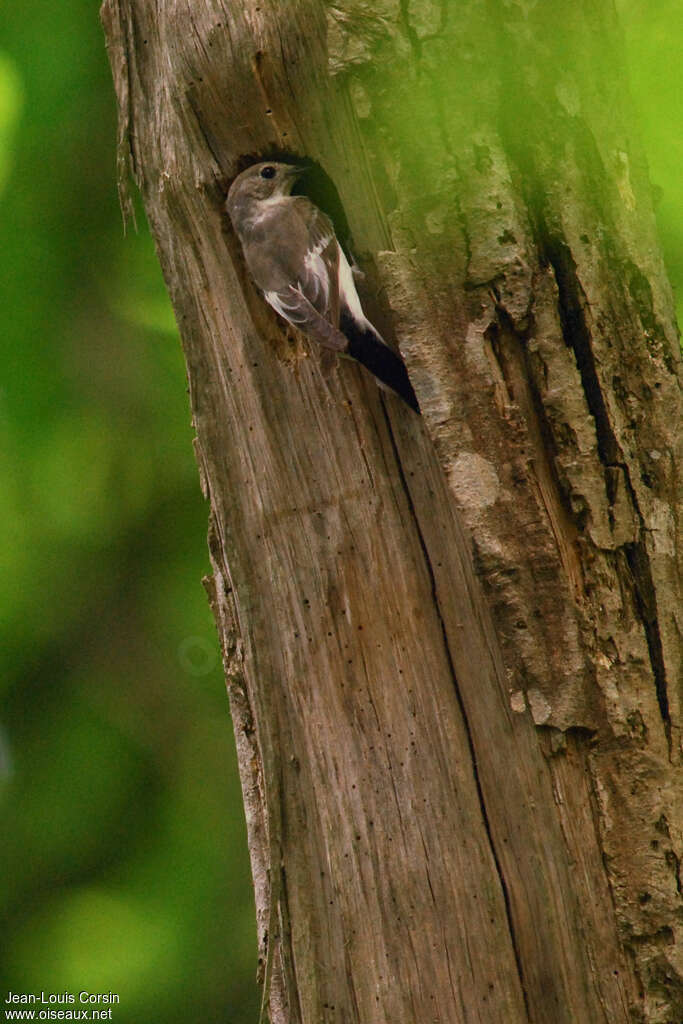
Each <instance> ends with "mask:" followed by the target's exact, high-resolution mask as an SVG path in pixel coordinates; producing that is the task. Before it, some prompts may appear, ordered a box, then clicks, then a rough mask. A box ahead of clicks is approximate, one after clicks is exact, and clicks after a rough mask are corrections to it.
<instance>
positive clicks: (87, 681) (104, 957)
mask: <svg viewBox="0 0 683 1024" xmlns="http://www.w3.org/2000/svg"><path fill="white" fill-rule="evenodd" d="M620 7H621V9H622V14H623V19H624V27H625V33H626V41H627V45H628V53H629V61H630V74H631V81H632V87H633V94H634V100H635V102H636V106H637V109H638V113H639V116H640V119H641V125H640V128H641V133H642V136H643V139H644V142H645V147H646V151H647V153H648V157H649V161H650V167H651V174H652V179H653V181H654V183H655V184H656V185H657V186H659V188H660V189H661V201H660V203H659V207H658V217H659V221H660V227H661V237H662V242H663V246H664V251H665V256H666V259H667V262H668V266H669V270H670V273H671V276H672V279H673V281H674V284H675V285H676V286H677V289H678V295H679V296H680V295H683V201H682V191H681V187H680V168H681V166H683V132H681V124H682V123H683V72H682V70H681V61H680V44H681V39H682V38H683V25H682V23H681V22H682V19H683V15H682V14H681V5H680V0H675V2H674V0H661V2H655V3H653V2H647V3H646V2H644V0H643V2H635V0H623V2H621V3H620ZM115 131H116V128H115V113H114V100H113V93H112V87H111V82H110V76H109V67H108V64H107V60H106V55H105V51H104V43H103V38H102V33H101V29H100V25H99V21H98V12H97V3H96V2H95V0H63V2H62V3H60V4H46V3H44V2H40V3H39V2H37V0H24V2H23V3H18V2H15V3H12V4H5V5H4V9H3V10H2V11H1V12H0V238H1V244H0V268H1V269H0V303H1V305H0V308H2V311H3V312H2V319H3V330H2V343H3V344H2V374H1V378H2V379H1V382H0V428H1V431H2V439H3V443H2V445H1V447H0V523H1V524H2V533H1V538H0V618H1V622H0V636H1V637H2V645H1V648H0V657H1V659H2V671H1V675H0V685H1V687H2V711H1V713H0V844H1V846H0V935H1V937H2V938H1V940H0V943H1V953H2V959H1V963H0V973H1V975H2V977H1V979H0V990H1V993H2V995H1V996H0V999H2V998H4V997H5V995H6V993H7V991H8V990H10V989H11V990H12V991H15V992H23V991H40V990H41V989H43V990H45V991H46V992H47V991H52V992H61V991H64V990H65V989H67V990H69V991H76V992H78V991H79V990H80V989H82V988H88V989H90V990H91V991H107V990H110V989H111V990H113V991H115V992H117V993H119V994H120V996H121V1004H120V1005H119V1006H118V1007H117V1008H116V1009H115V1013H114V1019H115V1020H116V1021H118V1022H119V1024H130V1022H133V1021H135V1022H148V1021H163V1022H164V1024H175V1022H178V1024H180V1022H181V1021H182V1022H183V1024H188V1022H190V1024H194V1022H199V1021H209V1022H212V1021H216V1022H219V1021H220V1022H224V1024H254V1022H255V1021H256V1020H257V1016H258V993H257V990H256V983H255V962H256V939H255V927H254V911H253V896H252V890H251V882H250V875H249V868H248V857H247V848H246V838H245V829H244V821H243V812H242V807H241V801H240V794H239V784H238V780H237V775H236V766H235V755H234V749H233V739H232V730H231V727H230V723H229V718H228V705H227V698H226V696H225V689H224V683H223V678H222V673H221V669H220V664H219V658H218V644H217V640H216V634H215V629H214V625H213V621H212V618H211V615H210V612H209V610H208V606H207V602H206V599H205V596H204V593H203V590H202V587H201V585H200V579H201V577H202V575H203V574H204V573H206V572H207V571H208V558H207V553H206V542H205V537H206V521H207V508H206V505H205V504H204V502H203V500H202V498H201V495H200V492H199V486H198V483H197V470H196V467H195V463H194V458H193V454H192V445H191V437H192V432H191V429H190V414H189V409H188V402H187V395H186V388H185V373H184V367H183V362H182V358H181V352H180V345H179V342H178V339H177V336H176V330H175V326H174V321H173V317H172V314H171V311H170V307H169V304H168V300H167V297H166V294H165V291H164V288H163V284H162V280H161V276H160V272H159V269H158V266H157V263H156V258H155V255H154V250H153V245H152V242H151V239H150V237H149V235H148V233H147V230H146V229H145V228H144V227H143V228H142V230H141V232H140V234H139V235H134V234H129V235H128V237H126V238H124V236H123V233H122V227H121V217H120V213H119V208H118V201H117V196H116V187H115V152H114V148H115V147H114V140H115ZM0 1005H1V1003H0Z"/></svg>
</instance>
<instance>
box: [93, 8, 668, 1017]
mask: <svg viewBox="0 0 683 1024" xmlns="http://www.w3.org/2000/svg"><path fill="white" fill-rule="evenodd" d="M102 13H103V20H104V25H105V31H106V35H107V42H108V48H109V53H110V59H111V62H112V68H113V72H114V79H115V84H116V90H117V96H118V102H119V114H120V139H119V154H120V156H119V159H120V176H121V183H122V197H123V202H124V206H125V205H126V203H127V202H128V200H127V195H126V189H125V181H126V176H127V170H128V168H130V170H131V171H132V174H133V177H134V179H135V181H136V182H137V185H138V187H139V188H140V190H141V192H142V195H143V198H144V203H145V209H146V211H147V216H148V218H149V221H150V224H151V228H152V232H153V234H154V237H155V240H156V243H157V247H158V251H159V257H160V260H161V263H162V266H163V269H164V273H165V277H166V281H167V284H168V288H169V291H170V294H171V297H172V300H173V304H174V307H175V310H176V315H177V319H178V324H179V326H180V331H181V335H182V340H183V345H184V349H185V354H186V359H187V366H188V376H189V383H190V395H191V403H192V412H193V423H194V426H195V428H196V433H197V438H196V451H197V458H198V463H199V467H200V474H201V476H202V480H203V486H204V489H205V493H206V494H207V496H208V497H209V499H210V502H211V526H210V536H209V540H210V550H211V557H212V563H213V568H214V576H213V580H212V581H211V583H210V585H209V591H210V597H211V601H212V604H213V607H214V611H215V614H216V618H217V622H218V627H219V633H220V636H221V640H222V644H223V651H224V658H225V666H226V674H227V680H228V691H229V694H230V703H231V709H232V715H233V721H234V726H235V734H236V737H237V748H238V757H239V765H240V772H241V777H242V785H243V791H244V800H245V808H246V815H247V825H248V833H249V844H250V850H251V857H252V865H253V875H254V884H255V891H256V908H257V921H258V934H259V944H260V951H259V955H260V961H261V974H262V978H263V980H264V982H265V987H266V1000H267V1005H268V1012H269V1014H270V1019H271V1021H272V1022H273V1024H283V1022H287V1024H295V1022H301V1024H319V1022H321V1021H335V1022H348V1024H351V1022H354V1024H355V1022H357V1024H361V1022H362V1024H369V1022H376V1024H385V1022H387V1021H391V1022H392V1024H395V1022H405V1024H414V1022H426V1021H442V1022H465V1021H467V1022H473V1021H479V1022H482V1024H484V1022H485V1024H492V1022H501V1024H503V1022H504V1024H516V1022H527V1021H533V1022H536V1024H540V1022H547V1024H551V1022H552V1024H564V1022H566V1024H570V1022H571V1024H577V1022H581V1024H583V1022H609V1024H615V1022H621V1021H624V1022H626V1021H633V1020H638V1021H643V1022H645V1021H646V1022H653V1024H654V1022H661V1024H664V1022H670V1024H676V1022H678V1021H680V1020H681V1019H682V1018H683V985H682V983H681V974H683V969H682V968H683V950H682V947H681V943H680V932H681V902H680V874H679V859H678V858H679V855H680V843H681V831H682V820H683V815H682V811H681V784H680V774H679V773H680V763H681V756H680V754H681V742H680V737H681V733H680V710H681V707H680V697H681V692H680V668H681V633H682V630H681V603H680V593H679V589H678V587H679V580H680V561H678V562H677V555H679V554H680V536H679V534H677V532H676V518H675V516H676V511H677V501H678V499H679V497H680V483H679V477H678V475H677V474H678V469H677V466H678V465H679V463H677V459H676V455H677V444H678V442H677V439H676V435H677V433H678V434H680V430H679V429H678V428H679V427H680V420H679V419H677V410H680V403H679V396H680V391H679V389H678V385H677V377H676V373H677V368H678V365H679V364H678V343H677V332H676V328H675V324H674V317H673V306H672V301H671V295H670V289H669V286H668V283H667V280H666V275H665V272H664V269H663V266H662V262H661V258H660V255H659V249H658V246H657V241H656V235H655V227H654V219H653V214H652V209H651V202H650V197H649V185H648V180H647V173H646V167H645V162H644V159H643V156H642V154H641V153H640V151H639V149H638V145H637V142H636V141H634V137H633V130H632V126H631V124H630V122H629V103H628V95H627V89H626V86H625V82H624V78H623V74H622V71H621V69H620V65H619V47H618V40H619V32H618V26H617V24H616V22H615V15H614V12H613V10H612V8H611V6H610V5H609V4H604V5H603V4H601V5H597V7H596V5H594V4H591V3H589V2H588V0H578V2H576V3H574V4H571V5H562V7H560V5H559V4H555V3H546V4H529V3H525V2H522V0H519V2H517V0H514V2H506V3H500V2H498V0H472V2H471V3H466V4H458V5H455V4H453V3H450V2H448V0H442V2H440V3H437V2H435V0H434V2H432V0H424V2H422V3H417V2H413V0H374V2H372V3H369V2H367V0H335V2H334V3H333V4H326V3H324V2H323V0H242V2H241V3H239V4H228V3H225V2H222V0H204V2H203V3H201V4H191V3H187V2H181V0H154V2H152V0H105V3H104V6H103V11H102ZM278 154H281V155H290V156H292V157H295V156H307V157H309V158H311V159H312V160H314V161H315V162H316V163H317V165H318V167H319V168H320V169H321V172H322V171H324V172H325V174H326V175H328V176H329V178H330V179H331V181H332V182H333V183H334V186H336V189H337V190H338V194H339V197H340V200H341V204H342V207H343V212H344V214H345V217H346V219H347V221H348V224H349V226H350V230H351V235H352V239H353V245H354V249H355V250H356V254H357V255H360V256H361V257H362V258H361V263H362V265H363V268H364V270H365V271H366V275H367V276H366V283H365V294H364V296H363V297H364V300H365V303H366V307H367V308H368V309H369V311H370V312H371V319H374V321H375V322H376V323H377V325H378V326H379V327H380V329H382V331H383V333H384V334H385V335H386V336H388V337H390V338H392V339H393V340H395V341H396V342H398V344H399V345H400V348H401V352H402V353H403V356H404V357H405V360H406V364H407V366H408V369H409V372H410V376H411V380H412V382H413V384H414V387H415V389H416V392H417V394H418V398H419V401H420V404H421V408H422V412H423V416H422V418H418V417H416V416H414V415H413V414H412V413H411V412H409V411H408V410H407V409H406V408H405V406H403V405H402V404H401V402H400V400H398V399H396V398H395V397H393V396H387V395H384V394H381V393H380V392H379V391H378V390H377V388H376V386H375V384H374V382H373V381H372V379H371V378H370V377H369V375H367V374H366V373H365V372H364V371H363V370H362V369H360V368H358V367H356V366H353V365H350V364H349V363H343V364H342V363H340V365H339V366H338V367H337V368H336V369H334V371H333V372H332V373H327V372H323V370H321V363H320V358H319V353H318V352H316V351H314V350H312V348H311V347H310V346H309V345H308V343H307V342H306V341H305V340H304V339H302V338H301V337H300V336H294V335H293V334H291V333H286V332H285V331H284V330H283V326H282V323H281V322H280V321H278V320H277V318H276V317H275V316H274V314H272V313H271V312H270V311H269V310H268V309H267V308H266V306H265V304H264V303H263V301H262V300H261V299H260V298H259V297H258V295H257V294H256V293H255V291H254V288H253V286H252V285H251V283H250V281H249V280H248V278H247V276H246V274H245V270H244V266H243V262H242V259H241V255H240V252H239V248H238V245H237V243H236V240H235V238H234V236H233V234H232V231H231V229H230V227H229V224H228V222H227V220H226V217H225V214H224V211H223V203H224V199H225V194H226V191H227V187H228V185H229V183H230V181H231V180H232V178H233V177H234V176H235V174H236V173H237V172H238V171H239V170H241V169H242V168H243V167H244V166H245V165H246V164H247V163H248V162H250V160H253V159H257V158H259V157H262V156H264V155H267V156H274V155H278ZM321 180H322V179H321ZM340 223H341V221H340ZM678 455H680V450H678ZM677 940H678V941H677Z"/></svg>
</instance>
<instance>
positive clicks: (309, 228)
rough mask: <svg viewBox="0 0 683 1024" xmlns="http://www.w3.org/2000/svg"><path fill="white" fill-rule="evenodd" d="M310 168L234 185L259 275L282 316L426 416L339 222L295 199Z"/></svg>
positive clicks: (278, 168) (249, 255) (232, 202)
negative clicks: (339, 233)
mask: <svg viewBox="0 0 683 1024" xmlns="http://www.w3.org/2000/svg"><path fill="white" fill-rule="evenodd" d="M305 170H306V168H305V167H298V166H294V165H293V164H285V163H278V162H265V163H258V164H254V165H252V166H251V167H248V168H247V169H246V171H243V172H242V173H241V174H240V175H238V177H237V178H235V180H234V181H233V183H232V185H231V186H230V191H229V192H228V200H227V203H226V206H227V210H228V213H229V215H230V219H231V221H232V223H233V226H234V228H235V231H236V232H237V235H238V237H239V240H240V242H241V243H242V249H243V251H244V258H245V260H246V263H247V267H248V268H249V271H250V273H251V276H252V277H253V279H254V281H255V282H256V284H257V286H258V287H259V288H260V290H261V291H262V292H263V296H264V298H265V300H266V302H268V303H269V304H270V305H271V306H272V307H273V309H274V310H275V311H276V312H277V313H279V314H280V316H282V317H284V319H285V320H287V321H288V322H289V323H290V324H293V325H294V326H295V327H298V328H299V329H300V330H302V331H303V332H304V333H305V334H307V335H308V336H309V337H310V338H312V339H313V340H314V341H317V342H318V343H319V344H320V345H323V346H324V347H325V348H328V349H333V350H334V351H335V352H338V353H339V354H340V355H347V356H350V357H351V358H352V359H355V360H357V362H359V363H362V364H363V366H365V367H367V369H368V370H370V372H371V373H372V374H373V375H374V377H375V378H376V379H377V381H378V382H379V383H380V384H382V385H384V386H386V387H388V388H390V389H391V390H392V391H395V392H396V394H398V395H400V396H401V398H403V400H404V401H405V402H407V404H408V405H409V406H410V407H411V409H414V410H415V412H417V413H419V411H420V407H419V405H418V402H417V398H416V396H415V392H414V390H413V386H412V384H411V383H410V380H409V378H408V372H407V370H406V367H405V364H404V362H403V360H402V359H401V357H400V356H399V355H398V354H397V353H396V352H394V350H393V349H392V348H390V347H389V346H388V345H387V344H386V342H385V341H384V339H383V338H382V336H381V335H380V334H379V332H378V331H377V330H375V328H374V327H373V326H372V324H371V323H370V321H369V320H368V319H367V317H366V316H365V315H364V313H363V309H362V307H361V304H360V299H359V298H358V292H357V291H356V286H355V284H354V280H353V274H352V272H351V267H350V266H349V263H348V260H347V259H346V256H345V254H344V250H343V249H342V247H341V245H340V244H339V242H338V241H337V237H336V235H335V233H334V228H333V226H332V222H331V221H330V219H329V218H328V217H327V216H326V215H325V214H324V213H323V212H322V211H321V210H319V209H318V207H317V206H315V205H314V204H313V203H312V202H311V200H310V199H308V198H307V197H306V196H293V195H291V191H292V187H293V185H294V182H295V181H296V180H297V178H299V177H300V176H301V175H302V174H303V173H304V171H305Z"/></svg>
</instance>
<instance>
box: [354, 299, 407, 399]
mask: <svg viewBox="0 0 683 1024" xmlns="http://www.w3.org/2000/svg"><path fill="white" fill-rule="evenodd" d="M340 319H341V322H340V328H341V330H342V332H343V333H344V334H345V335H346V337H347V338H348V340H349V345H348V348H347V350H346V353H347V354H348V355H350V356H351V357H352V358H353V359H356V360H358V362H359V363H362V364H363V366H365V367H366V369H368V370H369V371H370V373H371V374H373V376H374V377H375V378H376V379H377V381H378V382H379V383H380V384H384V385H385V386H386V387H388V388H389V390H390V391H393V392H395V394H397V395H399V396H400V397H401V398H402V399H403V401H404V402H406V403H407V404H408V405H409V406H410V408H411V409H414V410H415V412H416V413H418V414H419V413H420V406H419V404H418V401H417V396H416V395H415V392H414V390H413V385H412V384H411V383H410V379H409V377H408V371H407V370H406V367H405V363H404V362H403V360H402V359H401V357H400V355H398V353H397V352H394V350H393V349H392V348H389V346H388V345H387V344H386V342H384V341H383V340H382V337H381V335H379V334H378V333H377V331H376V330H375V329H374V327H373V326H372V324H370V323H369V322H368V321H367V320H366V321H365V322H364V323H362V322H359V321H358V320H357V319H356V317H354V316H353V315H352V314H351V313H349V312H347V310H345V309H343V310H342V312H341V318H340Z"/></svg>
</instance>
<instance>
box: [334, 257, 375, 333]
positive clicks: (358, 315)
mask: <svg viewBox="0 0 683 1024" xmlns="http://www.w3.org/2000/svg"><path fill="white" fill-rule="evenodd" d="M337 249H338V250H339V297H340V298H341V304H342V306H346V307H347V309H348V311H349V313H351V315H352V316H353V318H354V320H357V321H358V323H359V324H362V325H363V326H365V325H366V324H367V326H368V327H370V326H371V324H370V322H369V321H368V320H367V319H366V317H365V314H364V313H363V307H362V306H361V304H360V299H359V298H358V292H357V291H356V284H355V282H354V280H353V274H352V273H351V267H350V266H349V261H348V260H347V258H346V256H345V255H344V250H343V249H342V247H341V245H340V244H339V242H337Z"/></svg>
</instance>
